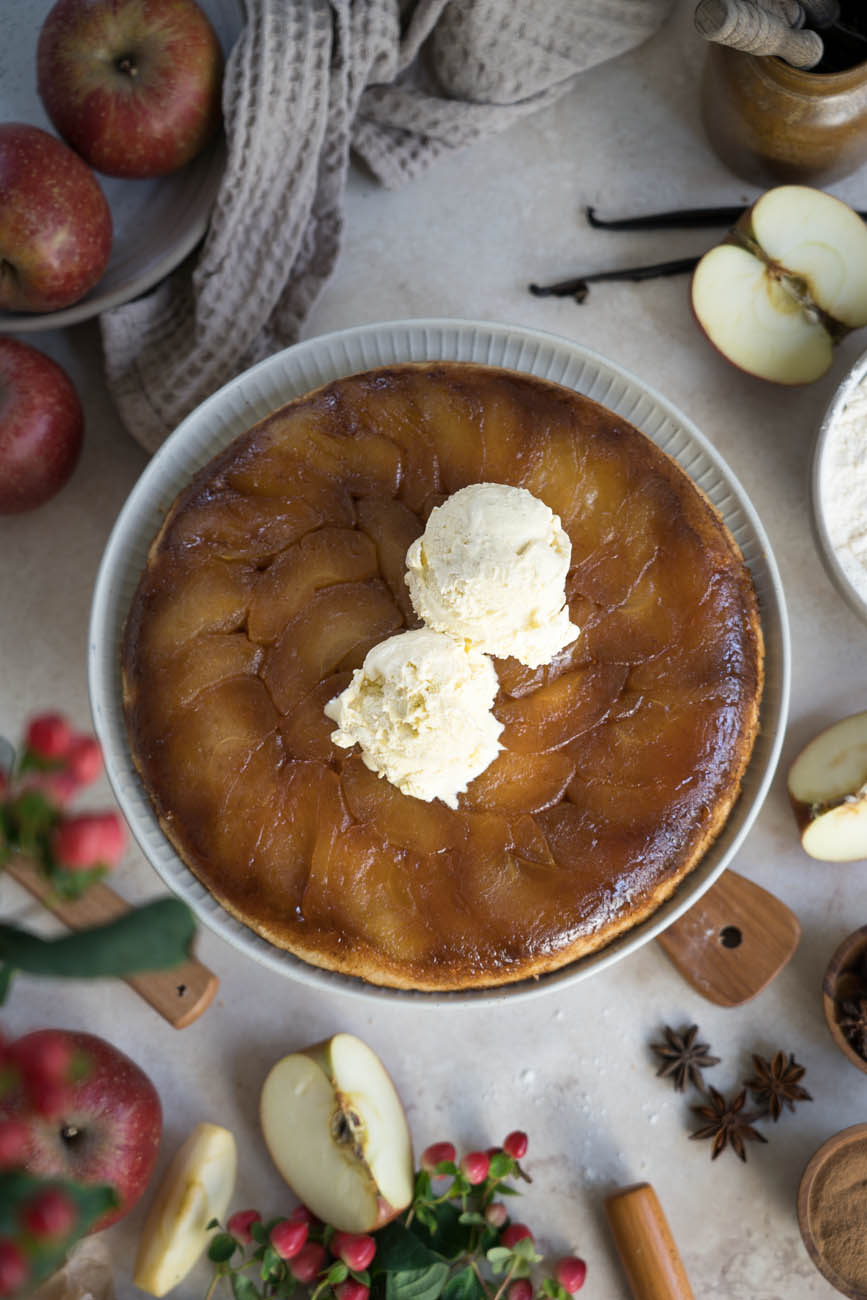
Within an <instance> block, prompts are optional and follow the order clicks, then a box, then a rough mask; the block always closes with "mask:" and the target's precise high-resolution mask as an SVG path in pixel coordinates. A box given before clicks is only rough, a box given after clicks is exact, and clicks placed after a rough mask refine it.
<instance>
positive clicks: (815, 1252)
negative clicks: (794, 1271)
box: [798, 1124, 867, 1300]
mask: <svg viewBox="0 0 867 1300" xmlns="http://www.w3.org/2000/svg"><path fill="white" fill-rule="evenodd" d="M798 1217H799V1220H800V1225H801V1232H802V1235H803V1237H804V1243H805V1245H806V1247H807V1249H808V1251H809V1253H810V1255H811V1257H812V1259H813V1262H814V1263H815V1264H816V1265H817V1267H818V1268H819V1270H820V1272H822V1273H823V1274H824V1276H825V1277H826V1278H827V1279H828V1281H829V1282H830V1283H831V1284H832V1285H833V1286H835V1287H836V1288H837V1290H838V1291H841V1292H842V1293H843V1295H846V1296H850V1297H852V1300H862V1298H863V1297H867V1124H856V1125H855V1126H854V1127H853V1128H849V1129H844V1130H843V1132H842V1133H837V1134H835V1136H834V1137H832V1138H830V1139H829V1141H828V1142H826V1143H825V1144H824V1146H822V1147H820V1148H819V1150H818V1151H817V1152H816V1154H815V1155H814V1156H813V1158H812V1160H811V1161H810V1163H809V1164H808V1166H807V1168H806V1170H805V1171H804V1176H803V1178H802V1180H801V1189H800V1194H799V1197H798Z"/></svg>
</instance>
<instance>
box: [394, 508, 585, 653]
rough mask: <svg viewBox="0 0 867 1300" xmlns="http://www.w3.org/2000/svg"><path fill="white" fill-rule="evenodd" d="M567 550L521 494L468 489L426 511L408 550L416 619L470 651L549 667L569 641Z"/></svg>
mask: <svg viewBox="0 0 867 1300" xmlns="http://www.w3.org/2000/svg"><path fill="white" fill-rule="evenodd" d="M571 557H572V543H571V542H570V541H569V538H568V537H567V535H566V533H565V532H564V531H563V529H562V527H561V526H560V520H559V518H558V517H557V515H555V514H554V512H553V510H551V509H550V507H548V506H546V505H545V503H544V501H540V500H539V498H538V497H534V496H533V494H532V492H528V491H527V490H526V488H518V487H509V486H507V485H506V484H504V483H472V484H470V486H469V487H465V488H461V489H460V491H458V492H455V493H454V494H453V495H452V496H450V497H449V498H448V500H447V501H445V502H443V504H442V505H441V506H437V507H436V509H434V510H432V511H431V513H430V517H429V519H428V521H427V527H426V528H425V530H424V533H423V534H422V536H421V537H419V538H418V539H417V540H416V541H415V542H413V544H412V546H410V548H409V550H408V551H407V553H406V563H407V570H408V571H407V575H406V583H407V586H408V587H409V594H410V598H411V600H412V603H413V607H414V609H415V612H416V614H418V616H419V618H420V619H422V620H423V621H424V622H425V623H426V624H427V625H428V626H429V627H432V628H435V629H436V630H437V631H438V632H447V633H449V634H450V635H451V636H454V637H461V638H463V639H465V640H467V641H469V642H470V644H471V645H472V646H474V647H475V648H476V649H477V650H483V651H485V653H486V654H491V655H498V656H499V657H501V658H505V657H507V656H508V655H512V656H514V658H515V659H519V660H520V661H521V663H524V664H526V665H527V666H528V667H529V668H537V667H538V666H539V665H540V664H544V663H547V662H548V661H549V660H550V659H551V658H553V656H554V655H555V654H556V653H557V651H558V650H562V648H563V646H565V645H568V644H569V642H570V641H574V640H575V638H576V637H577V636H578V633H579V632H580V628H578V627H576V626H575V624H574V623H571V622H570V621H569V610H568V608H567V606H566V574H567V573H568V571H569V562H570V560H571Z"/></svg>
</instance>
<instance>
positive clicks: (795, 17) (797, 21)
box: [761, 0, 806, 27]
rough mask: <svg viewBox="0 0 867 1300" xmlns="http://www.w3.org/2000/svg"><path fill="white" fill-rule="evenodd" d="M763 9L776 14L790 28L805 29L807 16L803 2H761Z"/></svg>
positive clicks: (770, 0) (771, 0)
mask: <svg viewBox="0 0 867 1300" xmlns="http://www.w3.org/2000/svg"><path fill="white" fill-rule="evenodd" d="M761 8H762V9H767V11H768V13H769V14H776V15H777V17H778V18H782V20H783V22H784V23H788V24H789V26H790V27H803V26H804V20H805V18H806V14H805V13H804V6H803V5H802V4H801V0H761Z"/></svg>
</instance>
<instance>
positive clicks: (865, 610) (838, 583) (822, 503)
mask: <svg viewBox="0 0 867 1300" xmlns="http://www.w3.org/2000/svg"><path fill="white" fill-rule="evenodd" d="M864 384H867V352H863V353H862V354H861V356H860V357H859V358H858V360H857V361H856V362H855V364H854V365H853V367H852V369H851V370H850V371H849V373H848V375H846V377H845V379H844V380H843V382H842V383H841V384H840V386H839V388H838V389H837V391H836V392H835V394H834V396H833V397H832V398H831V401H830V402H829V404H828V408H827V410H826V411H825V414H824V416H823V418H822V423H821V425H820V426H819V433H818V436H817V438H816V446H815V448H814V451H813V460H812V465H811V476H810V503H811V505H812V514H813V531H814V533H815V536H816V541H817V543H818V546H819V554H820V555H821V557H822V560H823V561H824V564H825V569H826V570H827V572H828V575H829V577H830V578H831V581H832V582H833V583H834V585H835V587H836V588H837V590H838V591H839V593H840V595H841V596H842V597H843V599H844V600H845V601H846V603H847V604H848V606H849V608H850V609H851V610H853V611H854V612H855V613H856V614H857V615H858V617H859V618H862V619H864V620H865V621H867V601H865V599H864V597H863V596H862V594H861V592H859V590H858V588H857V587H856V586H855V583H854V582H853V581H852V576H851V573H850V572H847V569H846V567H845V565H844V564H843V562H842V561H841V559H840V556H839V555H838V554H837V551H836V549H835V547H834V543H833V542H832V541H831V535H830V531H829V528H828V517H829V515H833V509H834V508H833V505H831V504H829V502H830V498H831V490H830V480H831V478H832V473H833V469H834V459H835V454H836V446H835V444H836V432H837V422H838V420H839V419H840V417H841V416H842V415H843V413H844V411H845V410H846V407H847V406H848V405H849V402H850V401H851V400H852V398H853V396H854V395H855V391H856V389H858V388H860V387H862V385H864Z"/></svg>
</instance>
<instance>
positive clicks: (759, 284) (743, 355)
mask: <svg viewBox="0 0 867 1300" xmlns="http://www.w3.org/2000/svg"><path fill="white" fill-rule="evenodd" d="M692 306H693V310H694V312H695V315H696V318H697V320H698V323H699V324H700V325H701V327H702V329H703V330H704V332H705V334H706V335H707V336H708V338H709V339H710V341H711V343H713V344H714V346H715V347H717V348H718V349H719V351H720V352H721V353H722V354H723V356H724V357H726V358H727V359H728V360H729V361H731V362H733V364H734V365H736V366H739V367H740V368H741V369H742V370H745V371H747V372H748V373H749V374H752V375H757V376H758V377H759V378H760V379H770V380H772V381H774V382H775V383H779V384H805V383H810V382H811V381H812V380H814V379H818V378H819V377H820V376H821V375H823V374H824V373H825V372H826V370H828V368H829V367H830V365H831V360H832V357H833V350H834V345H835V344H836V343H838V342H839V341H840V339H841V338H843V336H844V335H846V334H848V333H849V332H850V331H851V330H853V329H857V328H859V327H860V326H862V325H867V226H865V224H864V222H863V221H862V220H861V218H860V217H859V216H858V214H857V213H856V212H854V211H853V209H852V208H850V207H849V206H848V204H846V203H844V202H842V200H840V199H837V198H833V197H832V196H831V195H830V194H825V193H824V192H823V191H822V190H816V189H811V188H810V187H808V186H805V185H780V186H778V187H777V188H776V189H772V190H768V191H767V192H766V193H765V194H763V195H762V196H761V198H759V199H758V200H757V201H756V203H755V204H754V205H753V207H752V208H751V209H750V210H749V211H748V212H747V213H745V214H744V216H743V217H742V218H741V219H740V221H739V222H738V224H737V225H736V226H735V228H734V230H733V231H731V233H730V234H729V236H728V237H727V240H726V242H725V243H723V244H720V245H718V246H717V247H716V248H712V249H711V250H710V251H709V252H708V253H706V254H705V255H704V257H703V258H702V259H701V261H700V262H699V264H698V266H697V267H696V269H695V272H694V274H693V280H692Z"/></svg>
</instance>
